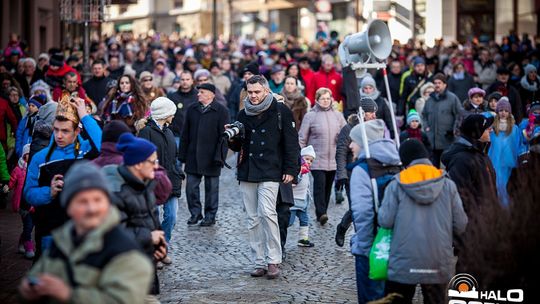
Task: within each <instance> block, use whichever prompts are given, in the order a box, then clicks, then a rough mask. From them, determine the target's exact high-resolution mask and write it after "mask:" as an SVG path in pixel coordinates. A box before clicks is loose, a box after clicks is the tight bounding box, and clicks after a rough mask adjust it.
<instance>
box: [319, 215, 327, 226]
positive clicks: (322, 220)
mask: <svg viewBox="0 0 540 304" xmlns="http://www.w3.org/2000/svg"><path fill="white" fill-rule="evenodd" d="M319 222H320V223H321V226H324V225H325V224H326V222H328V215H326V213H325V214H323V215H321V217H320V218H319Z"/></svg>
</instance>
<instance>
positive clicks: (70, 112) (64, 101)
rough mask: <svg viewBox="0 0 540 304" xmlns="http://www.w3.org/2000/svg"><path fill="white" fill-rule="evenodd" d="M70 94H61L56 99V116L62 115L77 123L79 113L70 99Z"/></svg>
mask: <svg viewBox="0 0 540 304" xmlns="http://www.w3.org/2000/svg"><path fill="white" fill-rule="evenodd" d="M70 99H71V96H70V95H69V94H62V98H60V100H59V101H58V107H57V108H56V116H62V117H64V118H65V119H67V120H69V121H72V122H74V123H75V124H79V121H80V119H79V115H78V114H77V109H76V108H75V107H74V106H73V104H72V103H71V101H70Z"/></svg>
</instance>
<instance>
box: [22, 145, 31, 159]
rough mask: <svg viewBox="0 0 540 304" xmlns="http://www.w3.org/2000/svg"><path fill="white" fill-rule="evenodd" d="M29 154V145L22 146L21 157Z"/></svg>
mask: <svg viewBox="0 0 540 304" xmlns="http://www.w3.org/2000/svg"><path fill="white" fill-rule="evenodd" d="M28 153H30V144H26V145H24V146H23V149H22V156H24V155H25V154H28Z"/></svg>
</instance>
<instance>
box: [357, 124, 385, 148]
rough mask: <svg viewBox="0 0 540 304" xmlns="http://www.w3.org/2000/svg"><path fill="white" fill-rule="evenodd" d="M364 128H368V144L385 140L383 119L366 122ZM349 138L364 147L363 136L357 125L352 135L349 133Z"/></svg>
mask: <svg viewBox="0 0 540 304" xmlns="http://www.w3.org/2000/svg"><path fill="white" fill-rule="evenodd" d="M364 126H365V128H366V136H367V140H368V143H369V142H370V141H374V140H379V139H383V138H384V121H382V120H381V119H374V120H370V121H366V122H365V123H364ZM349 137H350V138H351V140H352V141H354V142H355V143H357V144H359V145H362V139H363V135H362V130H361V128H360V125H356V126H355V127H354V128H352V130H351V133H349Z"/></svg>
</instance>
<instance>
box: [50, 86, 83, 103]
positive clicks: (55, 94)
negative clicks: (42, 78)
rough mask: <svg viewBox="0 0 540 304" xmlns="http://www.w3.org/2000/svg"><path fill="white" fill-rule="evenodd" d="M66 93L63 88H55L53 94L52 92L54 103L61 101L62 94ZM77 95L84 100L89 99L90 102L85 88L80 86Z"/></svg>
mask: <svg viewBox="0 0 540 304" xmlns="http://www.w3.org/2000/svg"><path fill="white" fill-rule="evenodd" d="M63 92H64V89H63V88H61V87H56V88H54V90H53V92H52V98H53V100H54V101H56V102H58V101H59V100H60V98H62V93H63ZM66 92H67V91H66ZM77 94H78V95H79V98H82V99H84V100H85V101H86V100H87V99H88V100H90V99H89V98H87V96H86V91H85V90H84V88H83V87H82V86H79V87H78V88H77Z"/></svg>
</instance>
